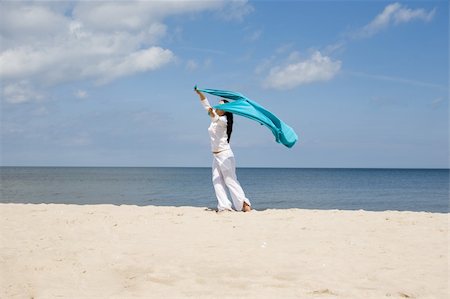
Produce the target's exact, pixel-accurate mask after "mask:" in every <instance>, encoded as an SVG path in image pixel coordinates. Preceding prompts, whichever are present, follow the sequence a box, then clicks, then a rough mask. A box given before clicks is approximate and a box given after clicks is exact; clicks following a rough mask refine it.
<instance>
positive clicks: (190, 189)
mask: <svg viewBox="0 0 450 299" xmlns="http://www.w3.org/2000/svg"><path fill="white" fill-rule="evenodd" d="M0 171H1V194H0V202H2V203H11V202H13V203H72V204H104V203H109V204H132V205H169V206H197V207H211V208H213V207H215V205H216V199H215V195H214V189H213V187H212V183H211V169H210V168H114V167H111V168H108V167H105V168H97V167H86V168H83V167H0ZM237 174H238V178H239V181H240V182H241V185H242V187H243V188H244V191H245V192H246V195H247V197H248V198H249V199H250V200H251V202H252V204H253V206H254V207H255V208H256V209H259V210H263V209H268V208H304V209H345V210H359V209H363V210H371V211H383V210H400V211H428V212H449V170H448V169H441V170H439V169H433V170H427V169H294V168H292V169H291V168H240V169H238V170H237Z"/></svg>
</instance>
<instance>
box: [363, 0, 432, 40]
mask: <svg viewBox="0 0 450 299" xmlns="http://www.w3.org/2000/svg"><path fill="white" fill-rule="evenodd" d="M435 12H436V9H433V10H431V11H426V10H425V9H423V8H418V9H410V8H407V7H406V6H403V5H402V4H400V3H393V4H389V5H387V6H386V7H385V8H384V10H383V12H381V13H380V14H379V15H377V16H376V17H375V18H374V19H373V20H372V21H371V22H370V23H369V24H367V25H366V26H364V27H363V28H362V29H361V30H360V32H358V33H357V34H356V36H358V37H368V36H372V35H374V34H375V33H377V32H379V31H380V30H382V29H385V28H387V27H389V26H391V25H392V24H400V23H408V22H411V21H414V20H421V21H425V22H429V21H431V20H432V19H433V17H434V15H435Z"/></svg>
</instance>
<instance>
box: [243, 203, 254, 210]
mask: <svg viewBox="0 0 450 299" xmlns="http://www.w3.org/2000/svg"><path fill="white" fill-rule="evenodd" d="M251 210H252V207H251V206H249V205H248V203H246V202H244V206H243V207H242V211H243V212H250V211H251Z"/></svg>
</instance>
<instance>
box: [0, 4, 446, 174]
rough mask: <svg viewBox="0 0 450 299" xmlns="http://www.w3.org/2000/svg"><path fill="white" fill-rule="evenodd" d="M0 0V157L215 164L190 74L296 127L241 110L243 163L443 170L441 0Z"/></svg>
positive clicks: (37, 161) (50, 162) (236, 144)
mask: <svg viewBox="0 0 450 299" xmlns="http://www.w3.org/2000/svg"><path fill="white" fill-rule="evenodd" d="M0 6H1V7H0V9H1V12H0V30H1V31H0V34H1V53H0V78H1V165H20V166H27V165H29V166H210V165H211V154H210V148H209V139H208V133H207V127H208V125H209V118H208V116H207V115H206V114H205V112H204V110H202V108H201V106H200V104H199V102H198V97H197V95H196V94H195V93H194V92H193V86H194V85H195V84H198V85H199V87H201V88H215V89H226V90H233V91H239V92H241V93H244V94H245V95H247V96H248V97H249V98H251V99H253V100H255V101H257V102H259V103H260V104H262V105H263V106H265V107H266V108H267V109H269V110H271V111H272V112H273V113H274V114H276V115H277V116H279V117H280V118H281V119H283V120H284V121H285V122H286V123H287V124H289V125H290V126H291V127H293V128H294V129H295V131H296V132H297V134H298V135H299V142H298V143H297V144H296V145H295V146H294V148H292V149H288V148H286V147H284V146H282V145H280V144H277V143H276V142H275V141H274V138H273V136H272V134H271V133H270V131H269V130H268V129H266V128H265V127H262V126H260V125H259V124H256V123H254V122H252V121H250V120H248V119H244V118H241V117H236V120H235V127H234V131H233V136H232V139H231V143H232V147H233V150H234V152H235V155H236V159H237V164H238V167H375V168H378V167H380V168H396V167H400V168H448V162H449V150H448V145H449V140H448V138H449V137H448V133H449V132H448V124H449V123H448V112H449V110H448V109H449V108H448V99H449V98H448V80H449V77H448V65H449V60H448V54H449V48H448V36H449V32H448V26H449V16H448V11H449V5H448V2H447V1H401V2H390V1H170V2H169V1H165V2H164V1H143V2H134V1H118V2H108V1H96V2H86V1H84V2H77V1H71V2H62V1H55V2H42V1H14V2H8V1H2V2H1V3H0ZM210 101H211V102H213V103H214V102H216V101H217V99H215V98H213V97H211V98H210Z"/></svg>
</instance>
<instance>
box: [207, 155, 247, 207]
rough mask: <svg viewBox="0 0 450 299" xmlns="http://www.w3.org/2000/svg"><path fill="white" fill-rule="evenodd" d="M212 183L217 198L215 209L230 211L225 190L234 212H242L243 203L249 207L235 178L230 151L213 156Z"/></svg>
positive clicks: (232, 157) (234, 168) (234, 163)
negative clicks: (228, 193) (229, 195)
mask: <svg viewBox="0 0 450 299" xmlns="http://www.w3.org/2000/svg"><path fill="white" fill-rule="evenodd" d="M212 181H213V185H214V190H215V191H216V197H217V201H218V204H217V209H218V210H219V211H222V210H231V209H232V205H231V202H230V200H229V199H228V196H227V192H226V190H227V188H228V191H229V192H230V194H231V199H232V200H233V206H234V209H235V210H236V211H242V207H243V206H244V202H245V203H247V204H248V205H249V206H250V205H251V204H250V201H249V200H248V198H246V197H245V194H244V190H242V187H241V185H240V184H239V182H238V180H237V177H236V162H235V160H234V155H233V152H232V151H231V150H225V151H222V152H220V153H217V154H214V160H213V166H212Z"/></svg>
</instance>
